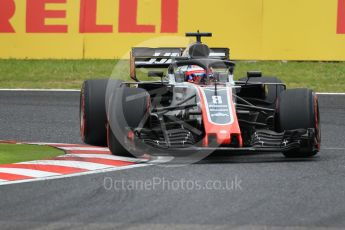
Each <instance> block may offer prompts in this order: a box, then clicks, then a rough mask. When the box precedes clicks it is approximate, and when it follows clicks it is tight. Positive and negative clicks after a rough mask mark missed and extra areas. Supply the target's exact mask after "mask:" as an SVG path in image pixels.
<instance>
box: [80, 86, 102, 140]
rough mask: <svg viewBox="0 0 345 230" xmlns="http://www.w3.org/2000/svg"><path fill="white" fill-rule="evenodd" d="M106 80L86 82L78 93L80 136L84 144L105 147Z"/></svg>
mask: <svg viewBox="0 0 345 230" xmlns="http://www.w3.org/2000/svg"><path fill="white" fill-rule="evenodd" d="M107 83H108V79H101V80H87V81H85V82H84V84H83V86H82V89H81V93H80V113H79V118H80V135H81V138H82V140H83V142H84V143H86V144H89V145H95V146H106V145H107V136H106V134H107V130H106V123H107V117H106V112H105V92H106V88H107Z"/></svg>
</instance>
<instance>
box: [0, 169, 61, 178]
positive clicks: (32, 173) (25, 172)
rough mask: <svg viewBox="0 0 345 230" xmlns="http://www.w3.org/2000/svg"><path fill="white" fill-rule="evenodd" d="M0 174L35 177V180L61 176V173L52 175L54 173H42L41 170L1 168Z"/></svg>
mask: <svg viewBox="0 0 345 230" xmlns="http://www.w3.org/2000/svg"><path fill="white" fill-rule="evenodd" d="M0 172H2V173H10V174H16V175H22V176H29V177H35V178H38V177H50V176H59V175H61V174H60V173H52V172H46V171H40V170H34V169H18V168H1V167H0Z"/></svg>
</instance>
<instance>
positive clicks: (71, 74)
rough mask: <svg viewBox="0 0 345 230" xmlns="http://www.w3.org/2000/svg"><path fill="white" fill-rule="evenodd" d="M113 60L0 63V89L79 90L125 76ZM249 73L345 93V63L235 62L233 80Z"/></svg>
mask: <svg viewBox="0 0 345 230" xmlns="http://www.w3.org/2000/svg"><path fill="white" fill-rule="evenodd" d="M116 63H117V62H116V61H115V60H0V88H37V89H40V88H62V89H79V88H80V86H81V84H82V82H83V81H84V80H85V79H90V78H94V79H96V78H104V77H107V76H111V75H114V74H115V75H117V77H120V78H121V79H126V78H127V76H128V74H127V73H128V62H127V61H125V62H123V64H122V65H121V67H122V69H121V71H114V73H113V70H114V67H115V65H116ZM248 70H261V71H262V72H263V74H264V75H267V76H277V77H279V78H281V79H282V80H283V81H284V82H285V83H286V84H287V85H288V87H308V88H311V89H313V90H315V91H318V92H345V62H280V61H261V62H237V69H236V72H235V76H236V78H237V79H238V78H240V77H243V76H245V75H246V72H247V71H248Z"/></svg>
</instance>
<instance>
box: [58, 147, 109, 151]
mask: <svg viewBox="0 0 345 230" xmlns="http://www.w3.org/2000/svg"><path fill="white" fill-rule="evenodd" d="M58 148H59V149H62V150H66V151H77V150H82V151H96V152H97V151H109V152H110V150H109V148H101V147H99V148H97V147H58Z"/></svg>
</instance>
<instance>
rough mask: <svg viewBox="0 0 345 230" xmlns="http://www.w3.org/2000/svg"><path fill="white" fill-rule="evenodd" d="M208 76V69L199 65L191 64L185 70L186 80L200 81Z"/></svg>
mask: <svg viewBox="0 0 345 230" xmlns="http://www.w3.org/2000/svg"><path fill="white" fill-rule="evenodd" d="M206 77H207V75H206V70H204V69H203V68H202V67H200V66H197V65H189V66H187V68H186V70H185V81H187V82H191V83H200V82H202V81H203V80H205V79H206Z"/></svg>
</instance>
